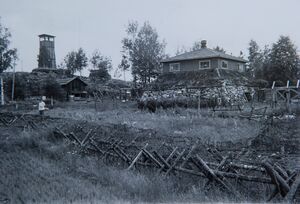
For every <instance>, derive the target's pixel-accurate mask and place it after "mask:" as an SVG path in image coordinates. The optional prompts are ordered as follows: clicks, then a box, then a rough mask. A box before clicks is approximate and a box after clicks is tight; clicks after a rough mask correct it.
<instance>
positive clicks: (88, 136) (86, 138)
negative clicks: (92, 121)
mask: <svg viewBox="0 0 300 204" xmlns="http://www.w3.org/2000/svg"><path fill="white" fill-rule="evenodd" d="M92 132H93V129H90V130H89V131H88V133H87V134H86V136H85V137H84V139H83V140H82V141H81V146H84V144H85V143H86V141H88V139H89V138H90V137H91V136H92V134H91V133H92Z"/></svg>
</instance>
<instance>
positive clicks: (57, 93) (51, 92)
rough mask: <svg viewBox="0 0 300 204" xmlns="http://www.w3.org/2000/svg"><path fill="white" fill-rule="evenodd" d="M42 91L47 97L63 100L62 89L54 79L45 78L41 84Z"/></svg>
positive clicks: (63, 92)
mask: <svg viewBox="0 0 300 204" xmlns="http://www.w3.org/2000/svg"><path fill="white" fill-rule="evenodd" d="M43 93H44V95H45V96H47V97H48V98H51V97H53V98H54V99H56V100H60V101H62V100H64V99H65V96H66V94H65V91H64V89H63V88H62V87H61V86H60V85H59V84H58V83H57V82H56V81H55V80H54V79H48V80H46V82H45V85H44V86H43Z"/></svg>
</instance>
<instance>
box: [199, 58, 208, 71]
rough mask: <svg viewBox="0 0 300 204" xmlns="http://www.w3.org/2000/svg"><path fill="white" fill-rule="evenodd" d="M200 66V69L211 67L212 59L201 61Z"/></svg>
mask: <svg viewBox="0 0 300 204" xmlns="http://www.w3.org/2000/svg"><path fill="white" fill-rule="evenodd" d="M199 68H200V69H205V68H210V61H209V60H205V61H204V60H203V61H199Z"/></svg>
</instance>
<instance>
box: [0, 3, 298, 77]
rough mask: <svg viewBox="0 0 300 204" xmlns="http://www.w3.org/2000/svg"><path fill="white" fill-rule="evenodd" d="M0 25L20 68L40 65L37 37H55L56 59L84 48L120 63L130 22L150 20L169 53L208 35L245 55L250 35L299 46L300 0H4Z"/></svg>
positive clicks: (212, 44) (211, 44)
mask: <svg viewBox="0 0 300 204" xmlns="http://www.w3.org/2000/svg"><path fill="white" fill-rule="evenodd" d="M0 16H1V23H2V24H3V25H4V26H5V27H8V28H9V29H10V31H11V33H12V46H14V47H16V48H17V49H18V53H19V59H20V60H19V61H18V65H17V68H16V70H17V71H21V70H23V71H31V70H32V69H34V68H36V67H37V55H38V49H39V47H38V46H39V41H38V37H37V35H39V34H41V33H47V34H51V35H55V36H56V44H55V46H56V48H55V52H56V62H57V64H59V63H60V62H61V61H62V59H63V57H64V56H65V55H66V54H67V53H68V52H69V51H71V50H75V49H78V48H79V47H82V48H83V49H84V50H85V51H86V52H87V53H88V56H90V55H91V54H92V52H93V50H95V49H99V50H100V51H101V52H102V53H103V54H104V55H106V56H110V57H111V58H112V61H113V66H114V67H117V66H118V64H119V62H120V58H121V55H120V50H121V46H122V45H121V40H122V38H123V37H125V35H126V33H125V28H126V25H127V24H128V22H129V21H132V20H136V21H138V22H139V23H140V24H142V23H143V22H144V21H149V22H150V24H151V25H152V26H153V27H154V28H156V30H157V32H158V34H159V36H160V38H161V39H164V40H165V41H166V43H167V47H166V53H167V54H170V55H174V53H175V52H176V50H177V48H178V47H181V46H185V47H190V46H191V45H192V44H193V42H194V41H199V40H201V39H206V40H207V42H208V47H211V48H212V47H215V46H216V45H219V46H221V47H223V48H224V49H225V50H226V51H227V52H228V53H229V54H230V53H232V54H233V55H238V54H239V52H240V51H243V52H244V53H247V47H248V43H249V41H250V39H254V40H256V41H257V42H258V44H259V45H260V46H262V47H263V46H264V45H265V44H271V43H273V42H275V41H276V40H277V39H278V38H279V36H280V35H289V36H290V37H291V39H292V40H293V42H294V43H295V44H296V46H297V47H298V48H299V47H300V0H226V1H225V0H205V1H204V0H147V1H146V0H107V1H104V0H85V1H83V0H82V1H79V0H78V1H76V0H47V1H46V0H26V1H25V0H24V1H23V0H0Z"/></svg>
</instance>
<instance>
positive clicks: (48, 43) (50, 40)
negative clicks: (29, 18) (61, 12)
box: [38, 34, 56, 69]
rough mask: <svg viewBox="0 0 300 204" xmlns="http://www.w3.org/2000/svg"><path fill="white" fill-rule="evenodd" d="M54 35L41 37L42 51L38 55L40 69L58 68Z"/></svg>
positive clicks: (42, 35)
mask: <svg viewBox="0 0 300 204" xmlns="http://www.w3.org/2000/svg"><path fill="white" fill-rule="evenodd" d="M54 38H55V36H53V35H48V34H41V35H39V40H40V50H39V55H38V68H52V69H55V68H56V60H55V49H54Z"/></svg>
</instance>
